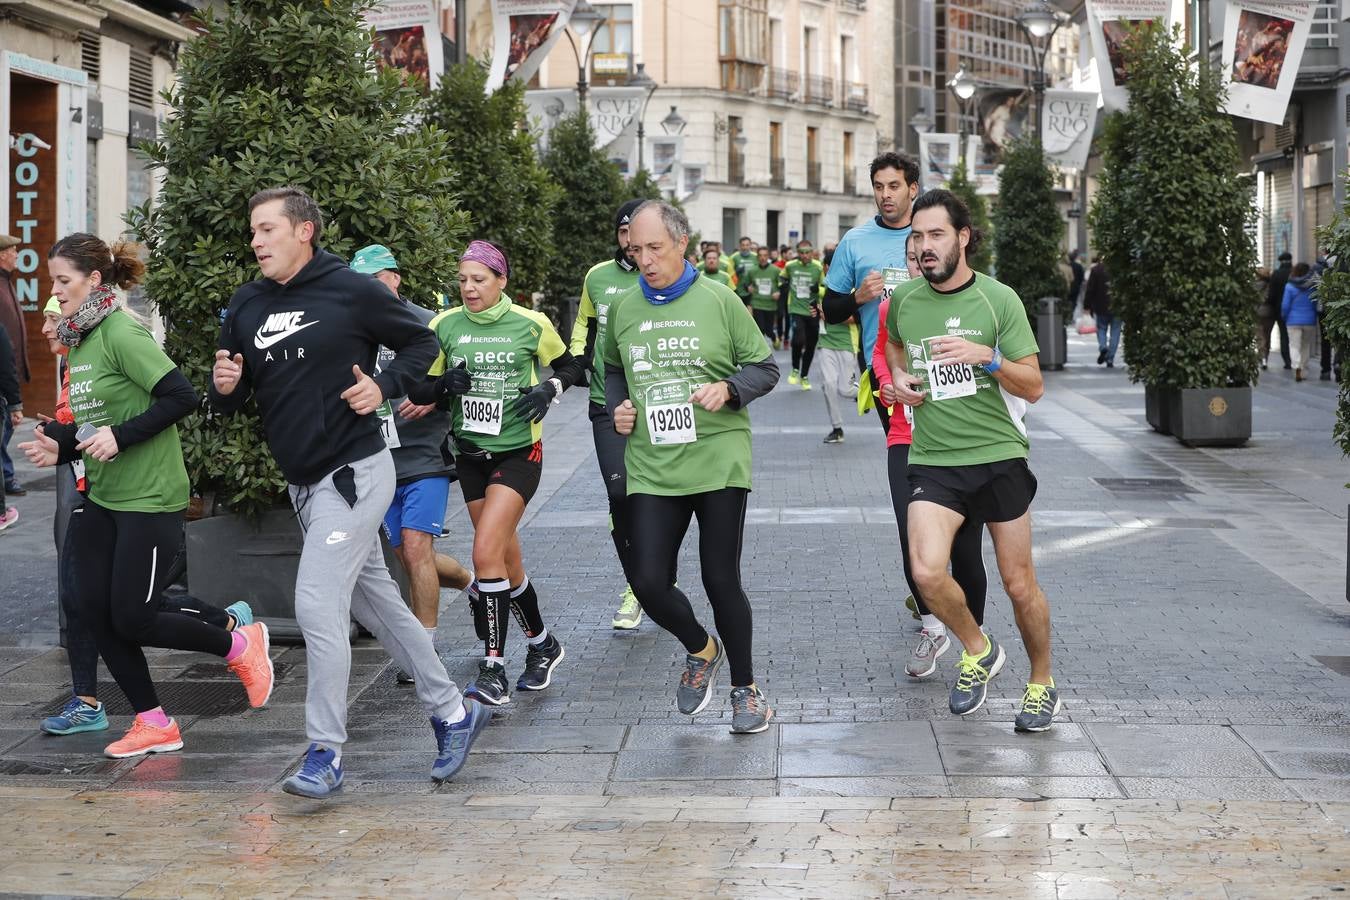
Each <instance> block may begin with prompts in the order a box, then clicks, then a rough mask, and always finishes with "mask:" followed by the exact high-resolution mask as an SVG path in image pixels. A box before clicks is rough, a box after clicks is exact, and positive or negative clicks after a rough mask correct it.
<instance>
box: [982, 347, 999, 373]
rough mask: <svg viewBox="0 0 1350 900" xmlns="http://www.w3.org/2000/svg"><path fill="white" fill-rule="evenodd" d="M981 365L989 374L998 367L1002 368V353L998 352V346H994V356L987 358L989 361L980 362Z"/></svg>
mask: <svg viewBox="0 0 1350 900" xmlns="http://www.w3.org/2000/svg"><path fill="white" fill-rule="evenodd" d="M982 365H983V366H984V370H985V371H986V372H988V373H989V374H990V375H993V374H994V373H995V372H997V371H998V370H999V369H1001V368H1003V354H1002V353H999V352H998V348H997V347H995V348H994V358H993V359H991V360H989V362H987V363H982Z"/></svg>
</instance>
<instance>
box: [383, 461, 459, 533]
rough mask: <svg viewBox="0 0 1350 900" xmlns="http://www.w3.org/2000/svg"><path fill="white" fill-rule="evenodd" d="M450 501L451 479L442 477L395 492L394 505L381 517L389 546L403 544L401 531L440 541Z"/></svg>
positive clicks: (400, 488) (411, 484)
mask: <svg viewBox="0 0 1350 900" xmlns="http://www.w3.org/2000/svg"><path fill="white" fill-rule="evenodd" d="M449 499H450V479H449V478H446V477H444V476H433V477H431V478H419V479H418V480H417V481H410V482H408V483H407V484H400V485H399V486H398V487H396V488H394V502H392V503H390V504H389V511H388V512H387V513H385V514H384V536H385V537H387V538H389V545H390V546H391V547H397V546H398V545H399V544H402V543H403V529H404V528H411V529H412V530H413V531H424V532H426V533H427V534H432V535H435V536H436V537H440V536H441V528H442V526H443V525H444V523H445V504H446V503H447V502H448V501H449Z"/></svg>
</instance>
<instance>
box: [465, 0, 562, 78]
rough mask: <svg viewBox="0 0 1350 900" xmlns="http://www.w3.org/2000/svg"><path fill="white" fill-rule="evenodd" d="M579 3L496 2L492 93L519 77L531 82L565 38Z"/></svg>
mask: <svg viewBox="0 0 1350 900" xmlns="http://www.w3.org/2000/svg"><path fill="white" fill-rule="evenodd" d="M576 5H577V3H576V0H492V68H491V69H489V70H488V80H487V91H488V93H491V92H493V91H495V90H496V89H497V88H499V87H501V86H502V85H503V84H505V83H506V81H507V79H510V78H516V79H519V80H521V81H529V80H530V79H531V78H533V77H534V73H535V72H537V71H539V66H540V64H541V63H543V61H544V58H545V57H547V56H548V51H549V50H551V49H552V48H553V45H554V44H555V43H557V41H558V39H559V38H561V37H562V34H563V30H564V29H565V28H566V27H567V20H568V19H570V18H571V16H572V9H573V7H575V6H576Z"/></svg>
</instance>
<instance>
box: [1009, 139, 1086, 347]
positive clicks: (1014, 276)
mask: <svg viewBox="0 0 1350 900" xmlns="http://www.w3.org/2000/svg"><path fill="white" fill-rule="evenodd" d="M998 197H999V202H998V205H997V206H996V207H995V208H994V240H993V245H994V262H995V265H997V266H998V280H999V281H1001V282H1003V283H1004V284H1006V285H1008V287H1010V288H1012V289H1013V290H1015V291H1017V296H1019V297H1021V298H1022V304H1023V305H1024V306H1025V307H1026V309H1027V317H1028V318H1032V320H1033V321H1034V317H1035V315H1036V313H1037V311H1038V309H1039V306H1040V301H1041V300H1042V299H1043V298H1045V297H1061V298H1062V297H1063V296H1064V295H1065V294H1066V293H1067V292H1068V289H1069V288H1068V285H1067V284H1066V283H1065V282H1064V275H1063V273H1062V272H1060V269H1059V257H1060V240H1061V239H1062V238H1063V236H1064V219H1063V218H1062V217H1061V216H1060V214H1059V208H1058V207H1057V206H1056V205H1055V175H1054V170H1053V169H1051V167H1050V165H1049V164H1048V163H1047V161H1046V159H1045V153H1044V152H1043V151H1042V150H1041V142H1040V141H1039V140H1037V139H1036V138H1035V137H1034V136H1029V135H1023V136H1021V137H1017V138H1014V139H1013V140H1011V141H1009V142H1008V144H1007V145H1006V146H1005V147H1004V150H1003V171H1002V172H1001V173H1000V175H999V178H998ZM1060 313H1061V314H1062V315H1065V316H1067V315H1068V313H1069V310H1066V309H1061V310H1060ZM1042 340H1044V338H1042Z"/></svg>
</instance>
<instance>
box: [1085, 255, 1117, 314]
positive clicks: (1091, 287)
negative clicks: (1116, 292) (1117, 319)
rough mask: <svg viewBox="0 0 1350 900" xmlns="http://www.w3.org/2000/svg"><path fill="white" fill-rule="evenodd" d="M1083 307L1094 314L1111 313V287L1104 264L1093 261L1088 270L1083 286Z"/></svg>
mask: <svg viewBox="0 0 1350 900" xmlns="http://www.w3.org/2000/svg"><path fill="white" fill-rule="evenodd" d="M1083 309H1085V310H1087V311H1088V312H1090V313H1092V315H1094V316H1110V315H1111V288H1110V284H1109V282H1108V281H1107V278H1106V266H1104V265H1103V264H1101V263H1094V264H1093V266H1092V268H1091V270H1089V271H1088V276H1087V285H1086V286H1085V287H1084V288H1083Z"/></svg>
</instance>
